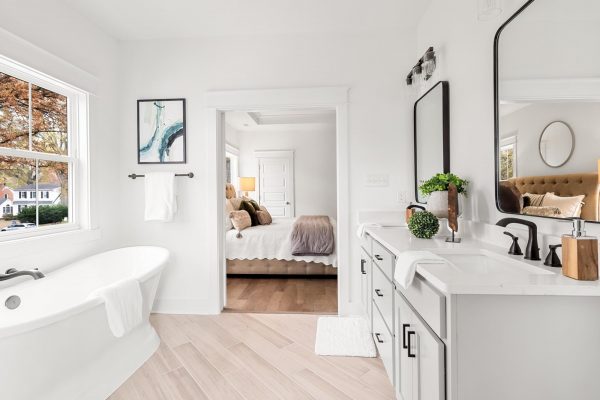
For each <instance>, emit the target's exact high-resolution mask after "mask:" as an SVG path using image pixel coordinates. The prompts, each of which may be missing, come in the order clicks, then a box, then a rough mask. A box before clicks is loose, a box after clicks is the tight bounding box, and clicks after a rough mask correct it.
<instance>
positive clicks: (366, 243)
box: [360, 233, 373, 257]
mask: <svg viewBox="0 0 600 400" xmlns="http://www.w3.org/2000/svg"><path fill="white" fill-rule="evenodd" d="M372 241H373V239H371V235H369V234H368V233H365V234H364V235H363V236H362V238H360V247H362V248H363V249H364V250H365V251H366V252H367V254H368V255H369V257H371V256H372V255H373V249H372V247H371V242H372Z"/></svg>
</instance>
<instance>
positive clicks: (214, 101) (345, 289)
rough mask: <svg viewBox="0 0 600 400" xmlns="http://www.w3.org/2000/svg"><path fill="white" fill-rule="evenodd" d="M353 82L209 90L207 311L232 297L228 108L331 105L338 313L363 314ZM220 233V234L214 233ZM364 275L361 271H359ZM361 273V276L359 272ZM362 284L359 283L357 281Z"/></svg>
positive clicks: (219, 307)
mask: <svg viewBox="0 0 600 400" xmlns="http://www.w3.org/2000/svg"><path fill="white" fill-rule="evenodd" d="M348 94H349V88H348V87H317V88H294V89H265V90H224V91H214V92H208V93H207V94H206V98H205V110H204V113H205V118H206V132H207V138H208V139H207V140H208V143H207V148H206V156H207V157H208V160H209V163H210V164H211V165H213V166H214V168H215V170H216V173H207V174H206V179H207V188H208V189H207V191H206V196H207V197H206V201H207V206H208V207H206V220H207V221H208V223H207V224H206V233H207V235H208V236H207V237H208V238H209V239H208V243H207V246H208V248H209V251H208V254H207V263H208V264H209V265H213V266H214V268H210V270H209V271H208V273H209V278H208V279H209V280H210V282H212V283H213V284H211V285H210V293H208V294H207V296H208V299H209V301H208V303H207V305H206V313H210V314H218V313H220V312H221V310H222V309H223V306H224V304H225V302H226V299H227V293H226V284H225V283H226V278H225V276H226V268H225V238H224V236H225V235H224V232H223V212H224V210H225V202H224V201H223V190H224V184H223V182H224V175H225V161H224V156H225V139H224V134H223V130H222V119H223V113H224V112H226V111H240V110H242V111H243V110H245V111H248V110H253V111H256V110H263V109H266V110H272V109H273V108H303V107H304V108H306V107H331V108H333V109H335V111H336V147H337V149H336V154H337V157H336V163H337V166H336V167H337V168H336V169H337V210H338V213H337V217H338V220H337V242H336V246H337V257H338V265H339V266H340V268H338V314H340V315H359V314H362V311H361V310H362V306H361V296H360V293H358V294H357V293H356V291H355V290H354V289H355V288H357V286H356V285H357V284H358V285H359V283H352V280H353V276H354V275H356V274H355V273H354V272H356V271H358V269H356V271H355V269H353V268H350V241H351V238H350V232H351V231H353V229H351V228H350V195H349V186H350V182H349V137H348ZM215 233H216V234H215ZM358 274H360V272H358ZM357 277H358V275H357ZM358 288H360V286H358Z"/></svg>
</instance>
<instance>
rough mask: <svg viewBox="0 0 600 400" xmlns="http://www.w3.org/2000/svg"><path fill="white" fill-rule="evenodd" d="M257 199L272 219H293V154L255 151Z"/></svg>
mask: <svg viewBox="0 0 600 400" xmlns="http://www.w3.org/2000/svg"><path fill="white" fill-rule="evenodd" d="M254 155H255V157H256V159H257V161H258V198H259V203H260V204H261V205H264V206H265V207H266V208H267V210H269V213H270V214H271V215H272V216H273V217H283V218H292V217H295V202H294V152H293V151H291V150H289V151H257V152H255V153H254Z"/></svg>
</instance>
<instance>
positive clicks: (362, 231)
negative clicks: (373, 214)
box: [356, 223, 381, 239]
mask: <svg viewBox="0 0 600 400" xmlns="http://www.w3.org/2000/svg"><path fill="white" fill-rule="evenodd" d="M370 226H372V227H375V226H377V227H381V224H372V223H365V224H358V229H357V230H356V236H358V238H359V239H362V238H363V237H364V236H365V232H366V231H367V228H368V227H370Z"/></svg>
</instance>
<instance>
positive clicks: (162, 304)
mask: <svg viewBox="0 0 600 400" xmlns="http://www.w3.org/2000/svg"><path fill="white" fill-rule="evenodd" d="M152 312H153V313H156V314H199V315H214V314H219V313H220V312H221V310H219V309H218V306H216V305H215V304H212V302H211V301H209V300H203V299H161V298H157V299H156V301H155V302H154V306H153V307H152Z"/></svg>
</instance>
